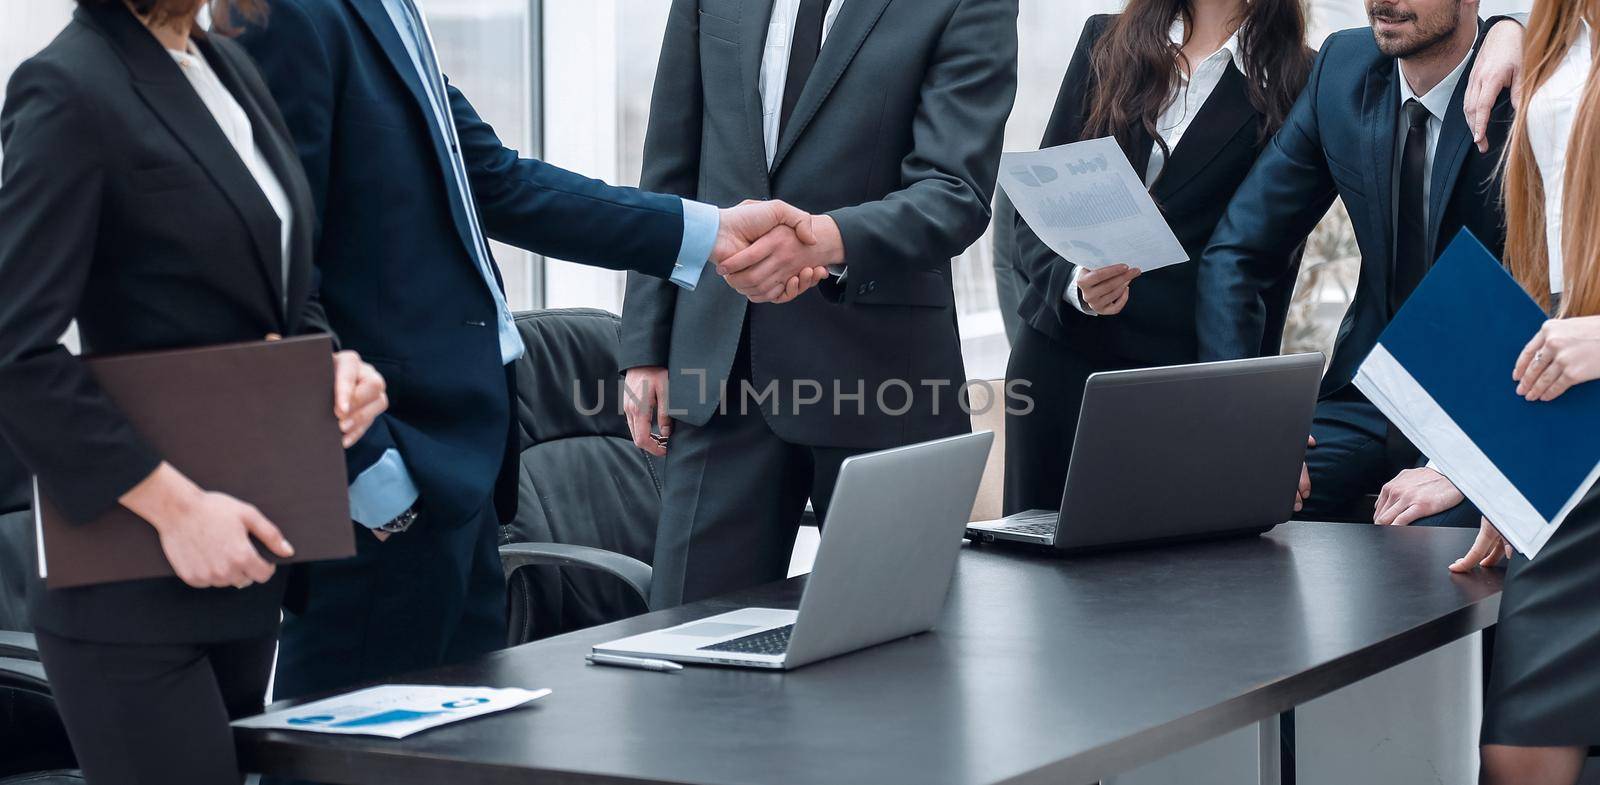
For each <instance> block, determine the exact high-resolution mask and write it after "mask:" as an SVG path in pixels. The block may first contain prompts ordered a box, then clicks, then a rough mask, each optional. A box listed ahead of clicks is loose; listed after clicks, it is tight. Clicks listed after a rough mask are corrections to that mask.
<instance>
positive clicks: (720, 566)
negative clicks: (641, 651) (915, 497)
mask: <svg viewBox="0 0 1600 785" xmlns="http://www.w3.org/2000/svg"><path fill="white" fill-rule="evenodd" d="M749 354H750V352H749V333H748V332H746V333H745V335H743V336H741V337H740V345H739V352H738V354H737V355H735V356H734V362H733V369H732V371H731V372H730V374H729V379H728V381H729V384H728V390H729V393H728V396H727V397H728V402H727V403H725V404H724V409H723V410H722V411H719V412H717V413H715V414H713V415H711V419H710V420H709V421H708V422H706V424H705V425H703V426H695V425H691V424H689V423H686V422H681V421H679V422H675V423H673V430H672V443H671V445H670V446H669V447H668V448H667V464H666V468H665V474H666V476H665V480H664V483H663V488H662V492H661V518H660V523H659V525H658V526H657V530H656V550H655V556H654V558H653V559H652V564H651V567H652V571H653V578H652V581H651V587H650V608H651V610H660V609H662V608H672V607H675V606H678V605H682V604H684V603H689V602H696V601H698V600H703V599H706V598H709V597H715V596H717V595H720V594H727V593H728V592H731V591H736V590H738V589H745V588H749V587H752V586H759V585H761V584H763V583H771V582H772V581H778V580H782V579H784V578H785V577H787V576H788V571H789V557H790V555H791V554H792V553H793V551H794V540H795V534H796V533H797V532H798V531H799V528H800V519H801V517H802V516H804V514H805V507H806V500H807V499H810V500H811V508H812V511H813V512H814V513H815V515H816V517H817V522H818V524H819V525H820V524H822V523H823V521H824V519H825V518H826V516H827V512H828V505H829V503H830V502H831V501H832V500H833V486H834V482H835V481H836V480H837V479H838V478H839V467H840V465H841V464H843V463H844V460H845V459H846V458H849V457H850V456H852V455H859V454H861V453H864V452H868V450H859V449H849V448H844V447H813V446H806V445H801V444H793V443H790V442H786V441H784V440H783V439H781V438H779V437H778V435H777V434H775V433H773V432H772V429H771V428H770V427H769V426H768V425H767V421H766V417H765V416H764V415H763V414H762V413H761V406H760V404H758V403H757V402H756V401H754V400H751V401H749V402H748V405H743V406H742V405H741V400H742V399H743V396H742V395H741V394H740V393H739V391H740V389H741V387H740V383H741V382H742V381H744V380H747V379H749V378H750V356H749ZM780 405H782V403H780ZM771 406H772V404H771V402H770V401H769V402H768V403H767V407H768V408H769V409H770V408H771ZM885 446H888V445H885Z"/></svg>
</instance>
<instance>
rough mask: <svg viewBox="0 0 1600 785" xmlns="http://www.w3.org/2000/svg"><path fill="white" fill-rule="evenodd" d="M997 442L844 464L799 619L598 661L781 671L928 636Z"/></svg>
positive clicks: (694, 635)
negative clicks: (910, 637) (641, 659)
mask: <svg viewBox="0 0 1600 785" xmlns="http://www.w3.org/2000/svg"><path fill="white" fill-rule="evenodd" d="M993 441H994V434H993V433H991V432H989V431H983V432H980V433H974V434H969V435H966V436H956V437H953V438H949V439H940V440H938V441H932V442H925V443H922V444H914V445H911V446H909V447H900V448H897V449H893V450H885V451H883V452H875V453H871V454H868V455H858V456H855V457H853V458H849V459H846V460H845V462H844V465H843V466H842V467H841V468H840V470H839V480H838V483H837V484H836V485H835V486H834V493H833V504H832V506H831V507H830V508H829V510H828V518H827V521H826V524H825V525H824V527H823V530H822V544H821V545H820V546H819V547H818V549H817V558H816V562H815V563H814V565H813V567H812V570H811V577H810V578H808V579H807V580H806V588H805V593H804V594H803V595H802V596H801V599H800V610H799V611H792V610H781V609H777V608H745V609H742V610H737V611H733V612H730V613H723V614H719V615H716V616H711V617H709V618H705V619H701V620H699V621H693V622H689V623H687V624H680V625H678V626H676V627H670V628H667V629H664V630H658V631H656V632H648V633H644V634H643V635H635V636H633V637H631V638H623V639H622V640H617V641H612V642H610V643H603V644H600V645H598V646H595V647H594V652H595V653H596V654H620V655H624V656H631V657H656V658H661V659H667V660H675V661H678V662H695V663H710V664H715V665H737V666H741V667H747V668H774V669H780V670H787V669H790V668H798V667H800V666H801V665H806V664H808V663H812V662H816V661H818V660H822V659H827V658H829V657H834V656H838V655H840V654H846V653H849V652H852V651H856V650H858V649H864V648H866V647H868V646H874V645H877V644H879V643H885V642H887V641H892V640H895V639H898V638H904V637H906V636H908V635H915V634H917V633H919V632H926V631H928V630H930V629H932V628H933V623H934V620H935V619H937V618H938V616H939V613H940V611H941V610H942V609H943V608H944V600H945V594H946V593H947V592H948V590H949V587H950V579H951V577H952V576H953V575H954V573H955V567H956V556H957V555H958V554H959V553H960V550H961V539H962V536H961V535H962V531H963V529H964V528H965V527H966V524H967V518H968V516H969V514H970V513H971V511H972V503H973V500H974V499H975V498H976V497H977V494H978V481H979V480H980V479H981V478H982V476H983V465H984V462H985V461H986V460H987V459H988V456H989V445H990V443H991V442H993Z"/></svg>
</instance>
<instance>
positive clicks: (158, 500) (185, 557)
mask: <svg viewBox="0 0 1600 785" xmlns="http://www.w3.org/2000/svg"><path fill="white" fill-rule="evenodd" d="M121 502H122V505H123V506H124V507H127V508H128V509H130V510H132V511H133V512H134V513H135V514H137V515H138V516H139V517H141V518H144V519H145V520H146V521H148V522H149V523H150V525H151V526H154V527H155V530H156V533H157V534H159V535H160V537H161V550H162V552H163V553H165V554H166V556H167V562H168V563H170V564H171V565H172V569H173V571H174V572H176V573H177V574H178V577H179V578H180V579H182V580H183V582H184V583H186V584H188V585H190V586H192V587H194V588H196V589H212V588H225V587H229V586H232V587H233V588H236V589H243V588H245V587H246V586H249V585H250V584H252V583H265V582H266V581H268V580H271V579H272V575H273V573H274V572H276V571H277V567H275V566H274V565H273V564H272V563H271V562H268V561H267V560H266V559H264V558H262V557H261V554H260V553H259V552H258V551H256V548H255V545H254V544H253V543H252V542H251V538H254V539H256V540H260V541H261V543H262V544H263V545H266V546H267V549H268V550H270V551H272V552H273V553H275V554H277V555H278V556H280V557H282V558H285V559H287V558H289V557H291V556H294V547H293V546H291V545H290V544H289V541H288V540H286V539H284V537H283V533H282V532H280V531H278V527H276V526H273V525H272V522H271V521H268V520H267V518H266V516H264V515H262V514H261V511H260V510H258V509H256V508H255V507H252V506H250V505H248V504H245V503H244V502H241V501H239V500H238V499H235V498H233V497H232V496H229V495H227V494H223V493H207V492H206V491H204V490H202V489H201V488H200V486H198V485H195V484H194V483H193V482H192V481H190V480H189V478H188V477H185V476H183V474H182V473H181V472H179V471H178V470H177V469H175V468H173V467H172V465H171V464H168V463H162V464H161V465H160V466H159V467H157V468H156V470H155V471H154V472H151V474H150V476H149V477H146V478H145V479H144V481H143V482H141V483H139V484H138V485H136V486H134V487H133V489H132V490H130V491H128V492H127V493H125V494H123V495H122V498H121Z"/></svg>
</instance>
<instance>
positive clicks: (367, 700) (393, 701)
mask: <svg viewBox="0 0 1600 785" xmlns="http://www.w3.org/2000/svg"><path fill="white" fill-rule="evenodd" d="M549 694H550V691H549V690H522V689H516V688H507V689H495V688H492V687H428V686H422V685H416V684H389V685H384V686H382V687H368V688H367V689H364V690H358V691H356V692H351V693H348V694H345V695H340V696H337V697H333V698H324V699H322V700H319V701H313V702H311V703H304V704H301V705H299V706H295V707H292V708H288V709H280V710H278V711H272V712H267V713H266V714H261V715H258V716H255V717H247V718H245V719H242V720H238V721H236V722H234V723H233V727H235V728H255V729H260V730H298V731H310V732H312V733H335V734H341V735H346V736H382V737H384V738H389V739H403V738H405V737H407V736H410V735H411V734H413V733H418V732H421V731H425V730H428V729H430V728H437V727H439V726H441V725H449V724H450V723H453V722H460V721H461V720H465V719H470V718H472V717H481V716H483V715H485V714H493V713H495V712H500V711H505V710H506V709H511V708H516V707H517V706H521V705H522V704H524V703H527V702H529V701H533V700H538V699H539V698H543V697H544V696H546V695H549Z"/></svg>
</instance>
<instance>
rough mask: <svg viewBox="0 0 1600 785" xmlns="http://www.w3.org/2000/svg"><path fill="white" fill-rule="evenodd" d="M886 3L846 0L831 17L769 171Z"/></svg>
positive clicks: (803, 126)
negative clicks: (829, 27)
mask: <svg viewBox="0 0 1600 785" xmlns="http://www.w3.org/2000/svg"><path fill="white" fill-rule="evenodd" d="M889 3H890V0H848V2H846V3H845V4H844V6H843V7H841V8H840V9H839V15H838V16H837V17H835V18H834V20H833V29H832V30H830V31H828V39H827V41H825V42H824V43H823V45H822V53H821V54H820V55H819V56H818V57H817V65H816V67H815V68H813V69H812V70H811V78H809V79H807V80H806V86H805V89H804V90H802V91H801V93H800V99H799V101H798V102H797V103H796V104H795V107H794V114H792V115H790V116H789V125H788V127H786V128H784V130H783V136H781V137H779V138H778V154H777V155H776V156H775V157H773V159H772V171H774V172H776V171H778V167H780V166H782V165H783V161H784V159H785V158H787V157H788V156H789V151H790V150H792V149H794V145H795V141H796V140H797V139H799V138H800V135H801V134H803V133H805V130H806V126H808V125H810V124H811V119H812V118H813V117H815V116H816V114H817V110H819V109H821V108H822V102H823V101H824V100H826V99H827V97H828V94H829V93H831V92H833V86H834V85H836V84H838V82H839V77H841V76H843V75H844V69H845V68H847V67H849V65H850V61H851V60H854V59H855V56H856V52H859V51H861V44H862V43H864V42H865V41H866V40H867V34H868V33H870V32H872V28H873V26H874V25H876V24H877V23H878V19H879V17H882V16H883V11H884V9H885V8H887V7H888V6H889Z"/></svg>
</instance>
